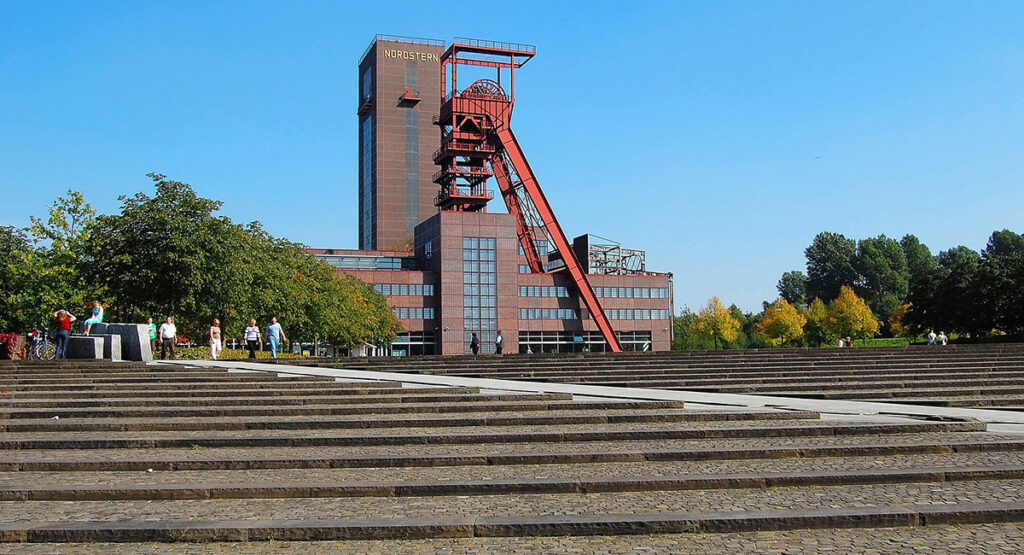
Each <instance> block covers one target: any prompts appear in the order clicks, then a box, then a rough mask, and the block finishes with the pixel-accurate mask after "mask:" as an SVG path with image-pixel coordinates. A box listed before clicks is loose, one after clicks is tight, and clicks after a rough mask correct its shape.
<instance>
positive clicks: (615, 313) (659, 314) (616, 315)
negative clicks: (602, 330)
mask: <svg viewBox="0 0 1024 555" xmlns="http://www.w3.org/2000/svg"><path fill="white" fill-rule="evenodd" d="M604 315H605V316H607V317H608V319H609V320H668V319H669V318H670V317H671V314H670V313H669V311H668V310H648V309H646V308H620V309H614V308H612V309H606V310H605V311H604Z"/></svg>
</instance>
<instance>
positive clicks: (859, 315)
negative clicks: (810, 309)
mask: <svg viewBox="0 0 1024 555" xmlns="http://www.w3.org/2000/svg"><path fill="white" fill-rule="evenodd" d="M825 328H826V329H827V330H828V331H829V333H831V334H832V335H833V336H838V337H853V338H866V337H872V336H874V335H875V334H877V333H878V320H877V319H876V318H875V315H874V314H873V313H872V312H871V308H870V307H868V304H867V303H866V302H864V299H862V298H860V297H858V296H857V294H856V293H854V292H853V289H852V288H850V287H849V286H847V285H844V286H843V287H842V288H841V289H840V290H839V297H837V298H836V300H835V301H834V302H833V303H832V308H830V309H829V311H828V316H826V317H825Z"/></svg>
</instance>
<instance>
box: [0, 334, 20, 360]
mask: <svg viewBox="0 0 1024 555" xmlns="http://www.w3.org/2000/svg"><path fill="white" fill-rule="evenodd" d="M0 358H6V359H8V360H19V359H23V358H25V336H23V335H21V334H20V333H0Z"/></svg>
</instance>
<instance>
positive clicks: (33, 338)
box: [25, 330, 57, 360]
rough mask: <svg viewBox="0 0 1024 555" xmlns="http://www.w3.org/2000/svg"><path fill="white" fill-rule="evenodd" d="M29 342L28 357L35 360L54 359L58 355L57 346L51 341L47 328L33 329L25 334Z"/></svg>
mask: <svg viewBox="0 0 1024 555" xmlns="http://www.w3.org/2000/svg"><path fill="white" fill-rule="evenodd" d="M25 335H26V336H27V337H28V341H29V344H28V346H27V347H26V348H25V350H26V351H27V353H26V354H27V355H28V358H31V359H35V360H53V359H54V358H56V357H57V347H56V345H54V344H53V342H52V341H50V337H49V334H48V333H47V332H46V330H32V331H30V332H28V333H27V334H25Z"/></svg>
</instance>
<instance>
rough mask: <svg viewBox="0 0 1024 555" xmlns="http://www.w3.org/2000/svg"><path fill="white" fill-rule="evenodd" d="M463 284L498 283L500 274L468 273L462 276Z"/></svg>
mask: <svg viewBox="0 0 1024 555" xmlns="http://www.w3.org/2000/svg"><path fill="white" fill-rule="evenodd" d="M462 283H498V274H496V273H493V272H486V273H477V272H466V273H464V274H462Z"/></svg>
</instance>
